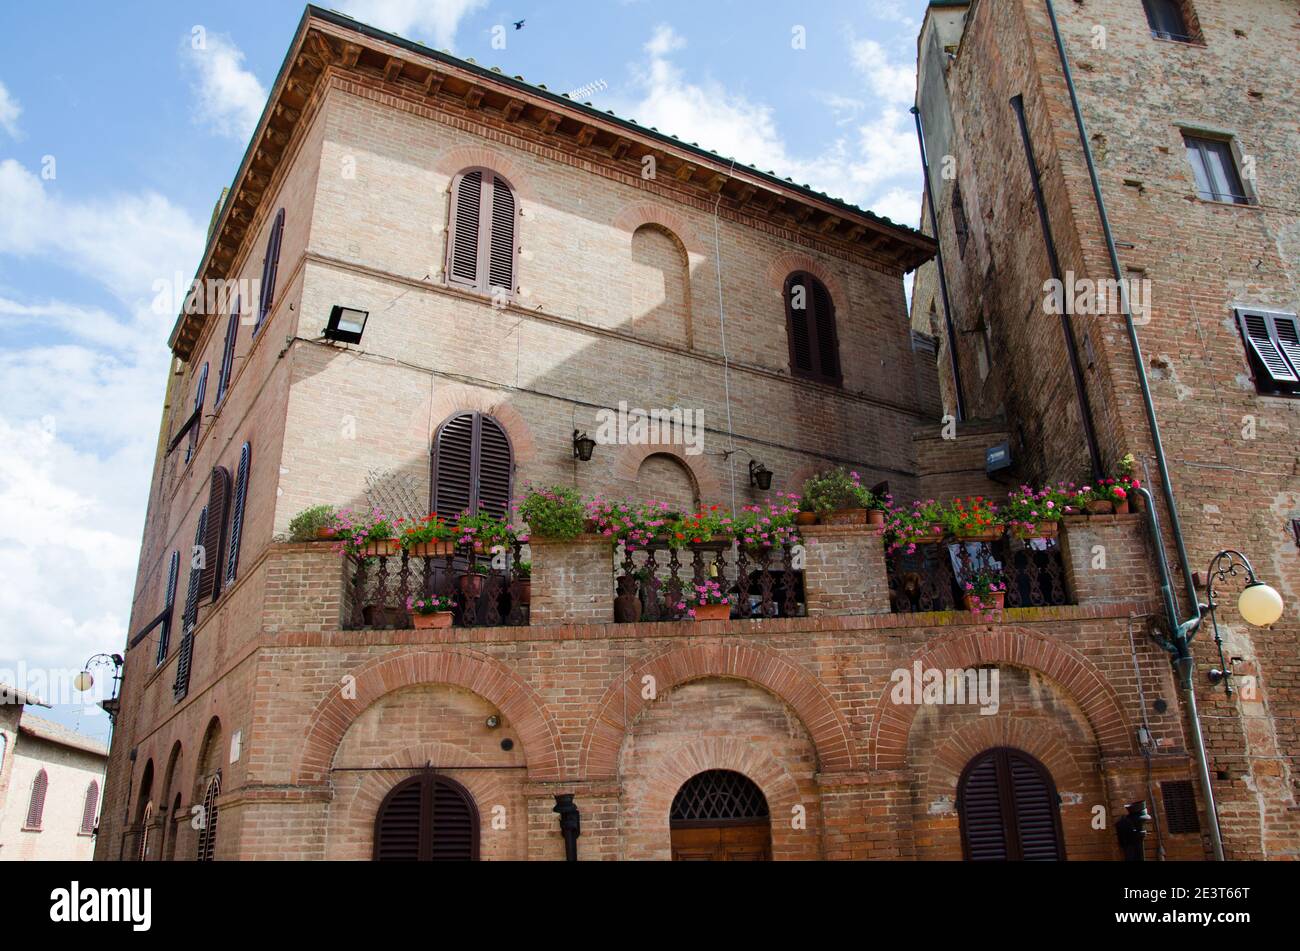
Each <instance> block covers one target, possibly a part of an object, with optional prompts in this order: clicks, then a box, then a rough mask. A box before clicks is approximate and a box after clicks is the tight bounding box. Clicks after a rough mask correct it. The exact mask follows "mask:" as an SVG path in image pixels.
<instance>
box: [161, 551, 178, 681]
mask: <svg viewBox="0 0 1300 951" xmlns="http://www.w3.org/2000/svg"><path fill="white" fill-rule="evenodd" d="M180 574H181V553H180V552H179V551H173V552H172V560H171V564H169V565H168V566H167V600H166V601H164V602H163V610H164V611H165V612H166V614H167V616H166V617H165V618H163V622H162V631H161V633H160V634H159V635H158V654H157V657H156V659H155V660H156V664H157V665H158V666H162V662H163V661H164V660H166V659H167V649H168V646H169V642H170V641H171V633H172V616H173V614H174V609H175V607H176V585H177V584H178V582H179V581H180Z"/></svg>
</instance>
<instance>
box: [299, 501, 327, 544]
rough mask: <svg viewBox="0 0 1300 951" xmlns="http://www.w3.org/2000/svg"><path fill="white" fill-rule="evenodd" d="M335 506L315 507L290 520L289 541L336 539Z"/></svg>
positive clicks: (304, 510)
mask: <svg viewBox="0 0 1300 951" xmlns="http://www.w3.org/2000/svg"><path fill="white" fill-rule="evenodd" d="M334 517H335V516H334V506H332V505H313V506H312V507H311V508H306V509H303V510H302V511H301V512H299V513H298V514H297V515H295V516H294V517H293V518H292V519H290V520H289V540H290V541H295V542H310V541H317V540H320V539H329V538H333V537H334Z"/></svg>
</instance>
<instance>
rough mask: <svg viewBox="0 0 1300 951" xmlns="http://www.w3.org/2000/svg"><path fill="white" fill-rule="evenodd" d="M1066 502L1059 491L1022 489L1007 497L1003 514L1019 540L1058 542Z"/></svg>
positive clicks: (1066, 498) (1029, 487)
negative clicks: (1032, 539) (1049, 540)
mask: <svg viewBox="0 0 1300 951" xmlns="http://www.w3.org/2000/svg"><path fill="white" fill-rule="evenodd" d="M1067 502H1068V497H1067V496H1066V495H1065V494H1064V493H1062V492H1061V491H1060V490H1059V489H1052V488H1042V489H1035V488H1033V487H1031V486H1028V485H1022V486H1021V487H1020V488H1019V489H1018V490H1016V491H1015V492H1012V493H1010V494H1009V495H1008V496H1007V502H1006V504H1005V505H1003V506H1002V509H1001V512H1000V514H1001V515H1002V517H1003V519H1004V520H1005V521H1006V523H1007V525H1008V527H1009V528H1010V529H1011V531H1012V532H1013V533H1014V534H1015V535H1016V536H1017V537H1018V538H1025V539H1028V538H1055V537H1056V536H1057V534H1058V532H1059V531H1060V523H1061V519H1062V518H1064V517H1065V509H1066V505H1067Z"/></svg>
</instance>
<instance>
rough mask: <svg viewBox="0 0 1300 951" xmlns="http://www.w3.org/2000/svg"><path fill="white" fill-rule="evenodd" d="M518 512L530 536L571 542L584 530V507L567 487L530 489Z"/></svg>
mask: <svg viewBox="0 0 1300 951" xmlns="http://www.w3.org/2000/svg"><path fill="white" fill-rule="evenodd" d="M518 512H519V516H520V518H522V519H523V520H524V521H525V522H527V523H528V534H529V537H533V538H554V539H557V540H559V541H572V540H573V539H575V538H577V537H578V536H579V535H581V534H582V533H583V532H584V531H585V530H586V525H587V509H586V506H584V505H583V503H582V497H581V496H580V495H579V494H578V490H577V489H571V488H569V487H568V486H562V485H555V486H551V487H550V488H545V489H534V488H532V487H529V489H528V492H527V495H525V496H524V500H523V502H522V503H520V505H519V509H518Z"/></svg>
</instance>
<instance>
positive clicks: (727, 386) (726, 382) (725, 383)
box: [713, 158, 736, 512]
mask: <svg viewBox="0 0 1300 951" xmlns="http://www.w3.org/2000/svg"><path fill="white" fill-rule="evenodd" d="M735 171H736V160H735V159H734V158H733V159H732V160H731V168H729V169H728V170H727V177H728V178H730V177H731V176H732V174H733V173H734V172H735ZM721 207H722V189H721V188H719V189H718V200H717V201H716V202H714V203H713V269H714V271H716V272H717V276H718V328H719V330H720V331H721V335H722V389H723V399H724V400H725V401H726V405H727V475H728V477H729V478H730V479H731V510H732V511H733V512H734V511H736V465H735V463H734V462H733V461H732V460H731V457H732V455H734V454H735V452H736V432H735V430H734V429H733V428H732V426H731V357H730V356H729V355H728V353H727V312H726V309H725V308H724V307H723V304H722V240H721V238H720V237H719V223H718V222H719V218H718V212H719V210H720V209H721Z"/></svg>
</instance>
